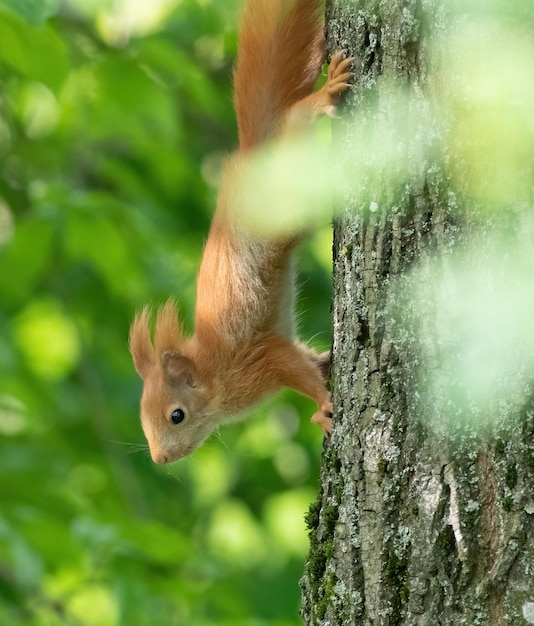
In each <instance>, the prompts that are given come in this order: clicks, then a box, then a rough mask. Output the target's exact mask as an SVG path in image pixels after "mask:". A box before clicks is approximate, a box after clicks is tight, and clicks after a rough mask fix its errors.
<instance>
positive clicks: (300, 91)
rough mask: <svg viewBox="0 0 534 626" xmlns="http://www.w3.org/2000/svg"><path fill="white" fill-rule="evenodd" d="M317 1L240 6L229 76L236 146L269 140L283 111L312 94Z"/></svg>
mask: <svg viewBox="0 0 534 626" xmlns="http://www.w3.org/2000/svg"><path fill="white" fill-rule="evenodd" d="M322 8H323V0H246V1H245V7H244V10H243V14H242V18H241V25H240V30H239V48H238V55H237V62H236V67H235V73H234V105H235V110H236V113H237V123H238V128H239V146H240V149H241V150H248V149H251V148H254V147H255V146H257V145H259V144H261V143H263V142H265V141H266V140H268V139H270V138H271V137H273V136H275V135H276V133H277V130H278V128H279V125H280V121H281V119H282V116H283V113H284V111H286V110H287V109H288V108H289V107H291V106H292V105H293V104H295V103H296V102H298V101H299V100H301V99H302V98H304V97H306V96H307V95H309V94H310V93H312V91H313V89H314V85H315V81H316V79H317V77H318V75H319V72H320V70H321V64H322V62H323V56H324V35H323V19H322Z"/></svg>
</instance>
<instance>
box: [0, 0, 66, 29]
mask: <svg viewBox="0 0 534 626" xmlns="http://www.w3.org/2000/svg"><path fill="white" fill-rule="evenodd" d="M0 5H4V6H7V7H9V8H10V9H12V10H13V11H15V12H16V13H18V14H19V15H20V16H21V17H23V18H24V19H25V20H26V21H27V22H28V23H29V24H34V25H36V24H42V23H43V22H45V21H46V20H47V19H48V18H49V17H51V16H52V15H55V14H56V13H57V12H58V9H59V0H0Z"/></svg>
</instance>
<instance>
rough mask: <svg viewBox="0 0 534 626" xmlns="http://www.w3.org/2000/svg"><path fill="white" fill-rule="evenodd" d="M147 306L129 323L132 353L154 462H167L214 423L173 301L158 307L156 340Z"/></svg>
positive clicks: (195, 445)
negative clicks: (141, 393)
mask: <svg viewBox="0 0 534 626" xmlns="http://www.w3.org/2000/svg"><path fill="white" fill-rule="evenodd" d="M151 317H152V316H151V313H150V309H148V308H145V309H143V311H142V312H141V313H140V314H138V315H136V317H135V320H134V322H133V324H132V326H131V328H130V352H131V354H132V357H133V362H134V366H135V369H136V371H137V373H138V374H139V376H140V377H141V378H142V379H143V382H144V385H143V395H142V397H141V425H142V427H143V432H144V433H145V437H146V439H147V441H148V445H149V449H150V455H151V457H152V460H153V461H154V462H155V463H171V462H172V461H176V460H177V459H179V458H182V457H184V456H187V455H188V454H191V452H193V451H194V450H195V449H196V448H198V447H199V446H200V445H201V444H202V443H203V441H204V440H205V439H206V438H207V437H208V436H209V435H210V433H211V432H212V431H213V428H214V426H215V424H216V416H215V414H214V411H213V410H211V409H210V406H209V405H210V403H209V394H208V393H207V389H206V387H205V385H204V384H203V383H202V381H201V378H200V376H199V373H198V371H197V367H196V365H195V363H194V361H193V359H192V358H190V357H189V356H186V355H185V354H184V352H183V347H184V345H186V343H187V339H186V338H185V337H184V335H183V332H182V329H181V326H180V324H179V322H178V313H177V309H176V305H175V303H174V302H173V301H172V300H169V301H167V303H166V304H165V305H164V306H163V307H162V308H161V309H160V310H159V311H158V313H157V317H156V331H155V335H154V343H152V340H151V336H150V320H151Z"/></svg>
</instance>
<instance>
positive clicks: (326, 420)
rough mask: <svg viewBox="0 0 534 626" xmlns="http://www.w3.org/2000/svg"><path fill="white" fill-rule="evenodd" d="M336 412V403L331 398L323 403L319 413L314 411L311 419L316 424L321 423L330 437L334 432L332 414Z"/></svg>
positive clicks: (325, 433) (326, 434) (326, 435)
mask: <svg viewBox="0 0 534 626" xmlns="http://www.w3.org/2000/svg"><path fill="white" fill-rule="evenodd" d="M333 412H334V405H333V404H332V402H331V400H329V401H328V402H325V403H324V404H322V405H321V408H320V410H319V411H317V413H314V414H313V416H312V418H311V421H312V422H313V423H314V424H319V426H320V427H321V429H322V431H323V434H324V436H325V437H329V436H330V433H331V432H332V414H333Z"/></svg>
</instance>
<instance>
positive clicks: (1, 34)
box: [0, 7, 69, 91]
mask: <svg viewBox="0 0 534 626" xmlns="http://www.w3.org/2000/svg"><path fill="white" fill-rule="evenodd" d="M0 61H4V62H5V63H8V64H9V65H10V66H11V67H13V68H14V69H16V70H18V71H19V72H21V73H22V74H24V75H26V76H28V77H29V78H32V79H33V80H37V81H41V82H43V83H44V84H45V85H47V86H48V87H50V89H52V90H53V91H57V90H58V89H59V87H60V86H61V84H62V83H63V81H64V80H65V78H66V77H67V73H68V69H69V59H68V55H67V49H66V47H65V44H64V43H63V41H62V40H61V39H60V37H59V36H58V35H57V34H56V32H55V31H54V30H53V29H52V27H51V26H49V25H43V26H40V27H34V26H31V25H30V24H28V23H26V22H24V21H23V20H22V19H21V18H20V17H18V16H17V15H15V14H13V13H10V12H9V11H5V10H2V7H0Z"/></svg>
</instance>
